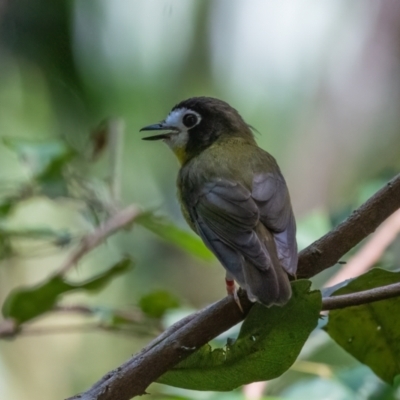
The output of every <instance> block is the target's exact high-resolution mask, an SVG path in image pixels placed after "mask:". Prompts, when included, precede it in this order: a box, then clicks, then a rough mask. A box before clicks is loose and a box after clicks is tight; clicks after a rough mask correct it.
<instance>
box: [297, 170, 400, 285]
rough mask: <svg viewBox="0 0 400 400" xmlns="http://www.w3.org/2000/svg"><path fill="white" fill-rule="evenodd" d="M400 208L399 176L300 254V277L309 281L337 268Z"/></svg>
mask: <svg viewBox="0 0 400 400" xmlns="http://www.w3.org/2000/svg"><path fill="white" fill-rule="evenodd" d="M399 208H400V175H397V176H396V177H395V178H393V179H392V180H391V181H390V182H389V183H387V184H386V186H385V187H383V188H382V189H381V190H379V191H378V192H377V193H375V195H374V196H372V197H371V198H370V199H369V200H368V201H366V202H365V203H364V204H363V205H362V206H361V207H360V208H358V209H357V210H355V211H353V213H352V214H351V215H350V216H349V217H348V218H347V219H346V220H345V221H344V222H342V223H341V224H340V225H338V226H337V227H336V228H335V229H333V230H332V231H331V232H329V233H327V234H326V235H325V236H322V237H321V238H320V239H318V240H317V241H315V242H314V243H313V244H312V245H310V246H308V247H307V248H306V249H304V250H303V251H302V252H300V258H299V267H298V273H297V277H298V278H310V277H311V276H314V275H316V274H318V273H319V272H321V271H323V270H324V269H327V268H329V267H331V266H333V265H335V264H336V263H337V262H338V261H339V260H340V258H341V257H342V256H343V255H344V254H346V253H347V252H348V251H349V250H351V249H352V248H353V247H354V246H356V245H357V244H358V243H360V242H361V240H363V239H365V238H366V237H367V236H368V235H369V234H370V233H372V232H373V231H374V230H375V229H376V228H377V227H378V226H379V225H380V224H381V223H382V222H383V221H384V220H385V219H386V218H388V217H389V216H390V215H391V214H393V213H394V212H395V211H396V210H397V209H399Z"/></svg>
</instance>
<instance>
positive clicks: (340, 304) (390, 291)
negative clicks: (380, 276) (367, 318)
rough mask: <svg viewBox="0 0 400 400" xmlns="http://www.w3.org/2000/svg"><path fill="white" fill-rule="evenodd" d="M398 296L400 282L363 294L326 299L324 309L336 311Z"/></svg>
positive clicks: (364, 291) (363, 292)
mask: <svg viewBox="0 0 400 400" xmlns="http://www.w3.org/2000/svg"><path fill="white" fill-rule="evenodd" d="M398 296H400V282H399V283H392V284H391V285H387V286H381V287H377V288H374V289H369V290H363V291H362V292H356V293H351V294H342V295H338V296H332V297H327V298H324V299H323V300H322V309H323V310H336V309H338V308H346V307H352V306H359V305H361V304H368V303H373V302H374V301H379V300H385V299H391V298H393V297H398Z"/></svg>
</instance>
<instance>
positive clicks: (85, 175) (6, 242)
mask: <svg viewBox="0 0 400 400" xmlns="http://www.w3.org/2000/svg"><path fill="white" fill-rule="evenodd" d="M395 7H396V5H395V3H394V2H378V3H371V2H365V1H362V0H359V1H355V2H352V3H351V4H350V3H348V2H346V1H338V2H323V3H321V2H318V1H316V0H315V1H311V2H307V1H306V2H305V1H303V2H301V1H300V2H299V1H294V0H293V1H289V2H288V3H281V2H272V1H258V0H252V1H246V2H240V1H218V2H215V1H214V2H213V1H202V2H198V1H197V2H196V1H190V0H189V1H187V2H181V1H179V0H175V1H174V0H160V1H158V2H148V1H144V0H135V1H129V2H127V1H125V2H124V1H115V2H107V1H99V2H87V1H82V0H77V1H73V2H71V1H67V0H60V1H57V2H54V1H52V0H37V1H35V2H32V1H29V0H15V1H8V2H3V3H2V4H1V6H0V22H1V24H0V33H1V34H0V44H1V46H0V54H1V57H2V63H1V66H0V135H1V138H0V262H1V264H0V301H1V302H2V303H3V304H4V309H5V311H4V314H5V316H8V317H13V318H16V319H17V320H19V321H20V322H21V321H26V322H23V323H22V324H21V328H22V332H26V333H29V329H30V328H35V327H36V326H38V325H39V329H40V327H41V325H40V320H41V318H38V320H39V321H37V320H36V319H35V320H28V319H29V318H31V317H34V316H38V317H41V316H46V317H47V318H46V319H45V322H47V321H59V319H61V321H64V323H65V324H66V326H69V325H68V324H69V323H70V320H69V319H68V317H65V316H64V315H62V316H61V315H60V314H61V313H60V312H58V311H57V310H61V309H62V306H63V304H62V302H63V301H65V299H68V301H72V302H77V303H78V304H79V305H82V310H81V311H82V312H81V314H83V317H84V320H85V321H86V319H87V318H88V319H90V318H92V317H94V318H96V319H97V321H98V322H99V326H98V327H99V328H101V327H104V328H106V329H108V330H112V331H113V332H116V333H128V334H129V340H127V341H124V340H123V339H121V337H118V338H117V339H116V338H115V336H113V335H107V334H103V335H102V334H98V333H97V331H94V332H91V333H88V332H86V333H85V334H83V333H82V332H81V334H75V335H73V338H71V337H70V336H69V334H67V333H64V334H63V335H46V337H42V338H40V337H38V336H33V337H32V336H31V337H28V335H26V336H24V338H23V340H22V339H21V340H15V341H13V342H5V341H1V342H0V398H7V399H10V400H14V399H15V400H16V399H20V398H30V399H32V400H36V399H40V400H42V399H47V398H48V399H54V398H61V397H68V396H70V395H71V394H72V393H73V392H75V391H81V390H84V389H85V388H87V387H88V386H90V385H91V384H92V383H93V382H94V381H95V380H97V379H98V377H99V376H101V375H102V374H103V373H104V371H106V370H108V369H110V368H113V367H114V366H115V365H118V364H119V363H120V362H121V360H124V359H126V356H127V354H131V353H132V352H134V351H137V350H139V349H140V348H141V347H142V346H143V345H144V344H145V343H144V342H143V341H142V340H141V338H142V337H143V336H149V335H150V336H153V335H155V334H157V333H158V331H159V329H160V325H161V321H160V319H159V317H160V316H163V319H164V320H165V319H166V317H167V316H168V314H169V313H171V314H172V313H175V314H176V315H178V314H179V313H181V314H182V313H183V312H184V311H185V310H187V307H190V308H191V309H195V308H198V307H201V306H203V305H204V304H208V303H210V302H212V301H214V300H216V299H218V298H220V297H221V296H223V295H224V288H223V284H222V283H221V284H220V282H223V270H222V268H220V267H218V268H204V267H205V266H206V265H211V262H210V261H211V260H213V257H212V256H211V255H210V252H209V251H208V250H207V249H206V248H205V246H204V245H203V244H202V243H201V241H200V240H199V239H198V238H197V237H195V236H194V234H193V233H192V232H189V231H188V230H186V229H182V228H181V225H182V223H183V220H182V218H181V217H180V211H179V207H178V205H177V202H176V200H175V186H174V185H175V176H176V169H177V167H176V162H175V160H174V159H173V157H172V155H171V154H170V153H169V152H168V149H164V148H163V147H162V146H161V145H149V144H148V143H142V142H141V141H140V140H139V136H138V135H137V131H138V130H139V128H140V127H141V126H143V125H146V124H149V123H153V122H155V121H157V120H160V119H162V118H164V117H165V114H166V113H167V112H168V110H169V109H170V108H171V107H172V106H173V105H174V104H176V103H177V102H179V101H181V100H182V99H183V98H185V97H191V96H197V95H211V96H216V97H220V98H222V99H224V100H227V101H228V102H229V103H231V104H232V105H233V106H235V107H236V108H237V109H238V110H239V111H240V113H241V114H242V115H243V117H244V118H245V120H246V121H248V122H249V123H250V124H251V125H253V126H255V127H256V128H257V129H258V130H259V131H260V132H261V134H260V135H257V141H258V142H259V144H260V145H261V146H262V147H263V148H266V149H268V150H269V151H270V152H271V153H272V154H273V155H274V156H275V157H276V158H277V159H278V161H279V164H280V166H281V168H282V171H283V173H284V176H285V178H286V180H287V182H288V186H289V188H290V192H291V198H292V202H293V204H294V207H295V211H296V216H297V221H298V242H299V247H300V248H304V247H305V246H307V245H309V244H310V243H311V242H312V241H313V240H315V239H318V238H319V237H320V236H321V235H323V234H324V233H326V232H328V231H329V230H330V229H331V228H332V227H334V226H336V225H337V224H338V223H339V222H341V221H342V220H343V219H344V218H346V217H347V215H349V213H350V212H351V211H352V210H353V209H354V208H355V207H357V206H358V205H359V204H361V203H362V202H363V201H365V199H366V198H368V197H369V196H370V195H372V194H373V193H374V192H375V191H376V189H377V188H379V187H380V186H381V185H382V184H384V183H385V182H386V181H387V179H388V178H389V177H390V176H393V175H394V174H395V173H396V172H397V170H398V168H399V167H400V164H399V157H398V154H399V132H400V129H399V126H400V120H399V113H398V98H399V92H400V91H399V88H400V82H399V79H398V74H397V71H398V66H399V56H398V54H399V53H398V38H399V37H400V35H399V31H400V29H399V26H400V23H399V17H398V16H399V15H400V13H399V12H398V11H399V10H398V9H396V8H395ZM110 115H118V116H121V117H122V118H124V120H125V121H126V126H127V133H129V135H127V136H126V137H125V141H124V146H123V154H121V161H122V162H123V169H122V173H121V176H120V177H119V179H120V184H121V188H122V189H121V193H120V195H121V196H120V197H121V203H122V204H128V203H131V202H135V203H137V204H138V205H142V207H143V214H142V215H141V216H140V217H139V218H138V220H137V221H136V222H137V225H141V227H143V228H144V229H141V228H139V229H136V228H135V229H133V230H131V231H124V232H119V233H118V234H116V235H114V236H113V237H111V238H109V239H108V240H107V242H106V243H105V244H104V245H102V246H101V247H100V248H99V249H98V250H96V251H94V252H93V254H90V255H88V256H87V257H85V259H84V260H82V262H81V263H80V265H79V270H74V271H71V272H70V274H71V275H73V277H72V276H71V277H68V280H67V279H66V278H64V277H62V278H61V277H59V278H55V277H54V276H53V274H54V271H55V270H56V267H57V266H58V265H60V264H61V263H62V261H63V260H64V258H65V257H67V256H68V252H69V251H71V250H72V249H73V247H74V246H76V245H77V244H78V243H79V242H80V240H81V239H82V238H83V237H85V235H87V234H88V233H90V232H92V231H93V230H94V229H96V228H98V226H99V225H101V224H102V223H104V222H105V221H106V220H107V218H108V217H109V216H110V214H112V213H113V212H114V211H115V209H116V208H118V207H119V206H121V204H118V205H116V204H115V201H114V200H115V199H113V196H112V194H111V192H110V180H112V177H111V176H110V168H109V166H108V162H107V156H108V150H109V148H108V147H109V141H108V131H107V129H108V128H107V123H105V124H101V125H100V126H99V125H98V121H100V120H104V117H106V118H105V119H106V120H107V117H108V116H110ZM94 126H97V128H95V129H94V128H93V127H94ZM160 208H162V209H163V212H165V213H166V214H167V215H168V218H166V217H164V216H162V213H160V212H158V211H157V212H155V211H154V210H159V209H160ZM147 231H149V232H150V233H147ZM159 239H162V240H159ZM171 244H172V246H171ZM399 244H400V243H399V238H398V239H397V240H396V241H395V242H394V243H393V244H392V246H391V247H390V248H389V249H388V250H387V251H386V252H385V254H384V255H383V257H382V259H381V260H380V266H384V267H385V268H386V267H387V268H390V269H395V268H396V267H398V265H399V262H400V252H399V250H398V249H399V248H400V246H399ZM180 249H183V250H184V252H181V251H179V250H180ZM356 251H357V248H356V249H353V250H352V251H351V252H350V254H349V255H347V256H346V257H344V259H346V258H347V257H349V256H351V255H352V254H353V253H354V252H356ZM126 254H128V255H129V257H132V258H134V259H135V264H136V266H137V267H136V268H135V272H134V273H130V272H129V271H128V270H126V271H123V272H122V273H121V275H120V276H119V277H116V278H115V279H111V277H110V279H108V278H105V279H106V281H107V282H106V285H105V286H104V287H103V288H102V290H101V291H100V292H99V293H98V294H97V295H96V297H95V298H93V297H89V296H86V292H87V290H86V288H84V287H81V288H75V289H76V290H73V292H77V293H75V294H74V293H70V292H69V291H68V292H65V296H64V294H63V293H62V292H63V290H64V289H65V290H69V289H71V290H72V288H73V287H74V285H78V286H79V285H83V286H84V285H86V284H87V283H88V282H90V281H91V280H93V279H94V280H96V279H97V278H99V277H101V276H103V275H102V274H105V276H108V275H107V274H109V273H110V271H111V270H110V269H109V268H110V267H109V266H110V265H114V266H115V265H118V263H119V262H120V261H122V260H123V259H124V257H125V256H126ZM192 256H195V257H192ZM339 267H340V266H339V265H337V266H335V267H333V268H332V269H330V270H328V271H324V273H323V274H320V276H318V277H316V278H315V279H313V280H312V281H313V284H314V286H315V287H316V288H319V287H320V286H322V285H323V283H324V282H325V281H326V279H327V278H329V277H330V276H332V275H333V274H334V273H335V271H337V269H338V268H339ZM103 268H104V270H103V273H100V272H99V270H101V269H103ZM107 271H108V272H107ZM110 274H111V275H113V273H110ZM82 275H84V276H85V278H83V277H82ZM113 276H114V275H113ZM360 279H361V278H360ZM363 279H364V278H363ZM111 281H112V282H111ZM70 282H77V283H76V284H71V283H70ZM351 284H352V283H350V284H349V286H348V287H344V288H343V290H352V289H351V287H352V286H350V285H351ZM358 284H359V285H360V288H365V287H368V285H369V283H366V282H364V281H360V282H359V283H355V284H354V285H358ZM160 285H162V288H161V289H159V287H160ZM156 288H158V289H156ZM349 288H350V289H349ZM143 293H147V294H146V295H144V296H142V295H143ZM64 298H65V299H64ZM61 299H62V301H60V300H61ZM25 300H26V301H25ZM391 301H392V302H393V301H394V300H391ZM93 303H94V304H93ZM7 304H8V305H7ZM178 304H179V306H178V308H173V309H172V311H170V310H171V309H170V308H169V307H175V306H176V305H178ZM121 305H122V306H123V307H124V311H122V310H121ZM140 306H142V309H140ZM8 307H10V308H9V310H8V311H7V309H8ZM126 308H127V309H128V311H125V309H126ZM77 309H79V307H77ZM32 310H33V311H32ZM168 310H169V311H168ZM51 311H54V312H51ZM264 311H265V310H263V312H264ZM343 311H349V312H350V311H351V310H343ZM254 312H256V311H254ZM258 312H261V311H260V310H258ZM383 312H384V311H383V310H382V313H383ZM385 312H386V311H385ZM146 313H149V314H150V315H152V317H148V316H147V314H146ZM55 314H56V315H55ZM384 315H386V314H384ZM393 315H394V316H395V314H393ZM351 318H354V321H352V322H351V323H349V325H350V326H353V325H354V326H356V327H357V322H358V326H359V331H362V326H361V323H360V322H359V321H358V317H357V318H355V317H354V316H352V317H351ZM395 319H396V318H394V317H393V320H395ZM80 322H81V321H80ZM393 323H394V322H393ZM246 324H249V322H248V321H247V322H246ZM279 324H280V323H279V322H277V325H276V326H277V327H279V326H280V325H279ZM282 324H283V325H285V324H289V321H282ZM329 324H330V322H328V326H329ZM266 325H267V326H269V325H268V321H267V322H266ZM321 325H322V323H321V321H320V324H319V327H318V328H317V329H315V330H314V332H313V333H312V334H311V335H310V339H309V340H308V341H307V342H306V343H305V345H304V347H303V350H302V352H301V353H300V355H299V357H298V360H299V362H300V364H299V365H297V363H295V364H294V365H293V366H292V367H291V368H290V369H289V370H288V371H287V372H286V373H284V374H283V375H282V376H281V377H279V378H277V379H274V380H271V381H269V382H268V385H267V388H266V389H265V393H268V395H271V396H275V397H269V396H268V397H267V396H264V397H263V399H267V398H268V399H273V398H280V399H281V398H282V399H283V398H285V399H287V398H291V399H301V398H307V399H310V400H314V399H318V400H319V399H321V398H324V399H335V400H344V399H348V398H356V399H358V400H375V399H376V400H378V399H379V400H386V399H387V400H389V399H390V400H392V399H397V398H399V393H400V392H399V390H400V389H399V378H398V377H397V378H395V380H394V381H395V383H394V385H392V386H389V385H387V384H386V383H384V382H383V381H382V380H381V379H379V378H378V377H377V376H376V375H375V374H373V373H372V372H371V370H370V369H369V368H367V367H366V366H364V365H362V364H360V363H359V362H358V361H357V360H356V359H355V358H354V357H352V356H350V355H349V353H346V352H345V351H344V350H343V349H342V348H341V347H340V346H338V345H337V344H336V342H334V341H333V340H330V338H329V337H328V335H326V334H325V333H324V332H322V331H321V330H320V329H319V328H320V327H321ZM255 326H256V322H254V327H255ZM25 328H26V330H25ZM236 331H237V330H236ZM32 332H34V329H33V330H32ZM366 332H367V329H366ZM368 332H369V330H368ZM358 333H359V334H361V333H362V332H358ZM374 333H375V334H376V332H374ZM229 335H231V336H234V335H236V333H235V332H233V333H232V334H231V333H229ZM394 335H395V336H396V335H397V332H395V333H394ZM396 337H397V336H396ZM225 338H226V336H225V337H224V339H221V338H220V339H219V340H216V341H214V342H213V343H219V342H221V341H222V340H223V341H225V340H226V339H225ZM146 339H148V338H146ZM389 342H390V341H388V343H389ZM347 346H348V343H344V342H343V347H344V348H345V349H346V350H348V351H349V352H350V353H351V352H352V349H351V348H349V349H348V348H347ZM351 347H352V346H351ZM385 348H386V349H391V348H390V346H386V347H385ZM267 349H268V347H267ZM35 351H38V353H35ZM388 351H391V350H388ZM207 354H208V353H207ZM357 357H358V356H357ZM94 359H95V360H96V362H95V363H92V362H91V361H92V360H94ZM242 360H246V357H244V358H243V359H242ZM301 361H305V362H308V361H309V362H310V364H307V363H304V365H303V370H302V369H301ZM243 362H244V361H243ZM246 362H250V361H246ZM364 362H366V364H368V362H367V361H364ZM313 363H314V364H313ZM310 365H311V366H310ZM368 365H369V364H368ZM371 367H372V365H371ZM374 368H375V367H374ZM379 368H380V367H379ZM260 369H261V370H262V369H263V368H262V366H261V367H260ZM326 371H329V373H327V372H326ZM379 371H380V370H379ZM379 371H378V372H377V373H378V375H379V374H380V372H379ZM396 371H397V370H396ZM225 372H226V371H225ZM261 372H263V371H261ZM393 373H394V372H393ZM393 373H392V374H391V377H392V375H393ZM49 376H52V377H53V379H51V382H50V381H49V379H48V377H49ZM380 376H383V375H382V374H380ZM43 377H45V379H43ZM249 379H250V378H249ZM21 381H23V382H24V385H20V382H21ZM149 391H150V392H151V395H150V396H151V397H152V398H158V399H164V398H165V399H191V400H196V399H204V400H206V399H210V400H217V399H218V400H224V399H226V400H228V399H229V400H234V399H237V400H239V399H243V400H244V399H246V398H247V397H246V395H245V394H244V393H243V391H242V390H235V391H232V392H230V393H213V392H194V391H188V390H182V389H178V388H173V387H169V386H165V385H154V386H153V387H152V388H151V390H149Z"/></svg>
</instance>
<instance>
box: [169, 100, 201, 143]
mask: <svg viewBox="0 0 400 400" xmlns="http://www.w3.org/2000/svg"><path fill="white" fill-rule="evenodd" d="M188 113H190V114H194V115H196V117H197V123H196V124H195V125H193V126H196V125H198V124H199V123H200V121H201V116H200V114H199V113H197V112H196V111H192V110H189V109H187V108H178V109H177V110H173V111H171V112H170V113H169V115H168V116H167V118H166V119H165V125H166V126H170V127H173V128H176V129H177V130H178V131H177V132H172V133H171V134H170V136H169V138H168V139H164V141H165V143H166V144H167V145H168V146H169V147H170V148H171V149H172V150H174V151H176V150H179V149H183V148H184V147H185V146H186V144H187V142H188V140H189V134H188V130H189V129H191V128H193V126H191V127H190V128H188V127H186V126H185V125H184V123H183V122H182V120H183V117H184V116H185V115H186V114H188Z"/></svg>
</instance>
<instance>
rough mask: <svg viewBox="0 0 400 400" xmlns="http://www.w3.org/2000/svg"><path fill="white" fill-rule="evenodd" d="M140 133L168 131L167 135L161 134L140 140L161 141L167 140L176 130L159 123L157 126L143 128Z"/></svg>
mask: <svg viewBox="0 0 400 400" xmlns="http://www.w3.org/2000/svg"><path fill="white" fill-rule="evenodd" d="M142 131H169V132H167V133H161V134H160V135H153V136H147V137H144V138H142V140H161V139H169V138H170V136H171V134H172V133H176V132H178V129H177V128H176V127H174V126H168V125H165V123H163V122H160V123H158V124H153V125H148V126H145V127H144V128H142V129H141V130H140V132H142Z"/></svg>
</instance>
